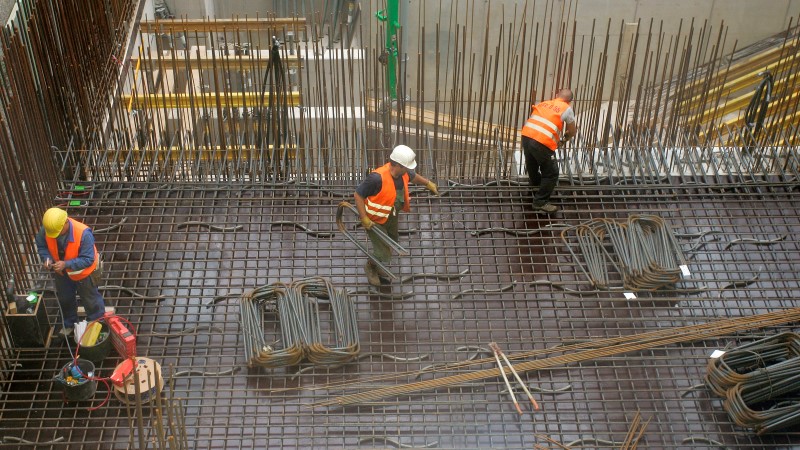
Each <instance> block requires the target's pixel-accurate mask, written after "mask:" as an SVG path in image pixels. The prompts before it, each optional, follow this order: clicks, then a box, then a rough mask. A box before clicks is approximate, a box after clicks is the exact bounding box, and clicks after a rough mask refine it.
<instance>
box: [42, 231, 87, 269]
mask: <svg viewBox="0 0 800 450" xmlns="http://www.w3.org/2000/svg"><path fill="white" fill-rule="evenodd" d="M67 223H69V230H67V232H66V233H64V234H63V235H62V236H59V237H57V238H56V245H57V247H58V258H59V259H60V260H62V261H64V251H66V248H67V243H68V242H74V240H73V239H72V222H70V221H69V220H68V221H67ZM36 249H37V250H38V252H39V257H41V258H42V262H44V261H47V259H50V260H51V261H53V262H55V260H54V259H53V257H52V256H51V255H50V249H48V248H47V240H46V239H45V234H44V227H40V228H39V232H38V233H36ZM92 263H94V234H93V233H92V230H91V229H90V228H86V230H85V231H84V232H83V236H81V246H80V249H78V257H77V258H75V259H71V260H69V261H64V264H65V265H66V267H67V271H69V272H75V271H78V270H83V269H85V268H87V267H89V266H91V265H92Z"/></svg>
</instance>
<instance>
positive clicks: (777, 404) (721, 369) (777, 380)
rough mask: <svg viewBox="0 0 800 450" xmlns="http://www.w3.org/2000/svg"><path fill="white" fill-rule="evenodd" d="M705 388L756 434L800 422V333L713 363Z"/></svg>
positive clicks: (761, 343)
mask: <svg viewBox="0 0 800 450" xmlns="http://www.w3.org/2000/svg"><path fill="white" fill-rule="evenodd" d="M705 383H706V386H708V387H709V388H710V389H711V390H712V391H713V392H714V393H715V394H717V395H718V396H720V397H722V398H724V399H725V401H724V402H723V408H724V409H725V411H726V412H727V413H728V415H729V416H730V418H731V420H733V421H734V422H735V423H736V424H737V425H739V426H742V427H745V428H752V429H754V430H755V431H756V433H757V434H763V433H767V432H772V431H776V430H779V429H783V428H786V427H789V426H792V425H796V424H798V423H800V399H798V392H800V335H797V334H795V333H788V332H787V333H780V334H777V335H775V336H770V337H767V338H764V339H761V340H758V341H755V342H751V343H749V344H746V345H743V346H740V347H737V348H735V349H733V350H730V351H728V352H726V353H724V354H723V355H721V356H720V357H719V358H711V359H710V360H709V362H708V368H707V373H706V377H705Z"/></svg>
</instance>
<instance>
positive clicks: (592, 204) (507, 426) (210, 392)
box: [0, 183, 800, 449]
mask: <svg viewBox="0 0 800 450" xmlns="http://www.w3.org/2000/svg"><path fill="white" fill-rule="evenodd" d="M795 187H796V186H795V185H794V184H778V185H773V186H769V187H767V186H760V187H759V186H752V185H746V184H740V185H717V186H685V185H684V186H677V185H676V186H671V185H660V186H626V187H608V186H605V187H601V186H592V187H580V186H562V187H560V188H559V190H558V191H557V197H558V200H557V202H558V203H559V204H560V205H561V206H562V208H563V209H562V211H561V212H560V213H558V214H557V215H554V216H552V217H550V216H546V215H540V214H536V213H534V212H532V211H531V209H530V207H529V204H530V194H529V193H528V192H527V187H526V186H495V185H489V186H484V185H477V186H476V187H466V186H453V187H450V188H449V189H448V188H446V187H445V188H444V189H442V190H443V192H446V194H445V195H443V196H442V197H432V196H429V195H428V194H427V193H425V192H423V191H414V192H413V199H412V208H413V209H412V212H411V213H409V214H405V215H403V216H401V244H403V245H404V246H405V247H406V248H408V249H409V250H410V253H411V255H410V256H408V257H402V258H395V260H394V261H393V264H392V267H393V269H395V272H396V273H397V274H398V275H399V276H400V278H401V281H399V282H396V283H394V284H393V285H391V286H387V287H384V288H381V289H380V290H375V289H374V288H370V287H369V285H368V284H367V282H366V277H365V276H364V273H363V265H364V263H365V262H366V257H365V256H364V255H362V254H359V252H358V250H357V249H356V248H355V246H353V245H352V243H349V242H348V241H347V240H346V239H344V237H343V236H342V235H341V233H337V232H336V231H335V230H336V224H335V223H334V215H335V209H336V205H337V204H338V202H339V201H340V200H341V199H343V198H347V197H349V196H350V192H351V190H352V186H344V185H340V186H328V187H327V188H326V189H324V190H320V189H317V188H311V187H308V186H300V185H298V186H293V185H276V186H252V185H224V186H217V185H155V184H152V185H147V184H142V183H140V184H136V185H133V184H131V185H124V184H122V185H115V186H114V188H113V189H111V188H106V187H105V186H104V185H102V184H98V185H95V186H90V190H91V193H90V194H89V195H88V196H86V197H85V198H84V201H85V202H86V204H85V206H83V207H78V208H69V211H70V214H71V215H72V216H74V217H76V218H78V219H80V220H83V221H85V222H86V223H87V224H89V225H90V226H92V227H93V228H94V229H95V230H98V233H97V235H96V238H97V241H98V247H99V249H100V250H101V252H102V253H103V255H104V259H105V273H106V280H105V282H104V285H105V287H104V289H103V292H104V294H105V296H106V300H107V303H108V304H110V305H114V306H115V307H116V309H117V314H119V315H122V316H124V317H126V318H127V319H129V320H130V321H131V322H132V323H133V324H134V325H135V326H136V331H137V334H138V348H139V352H140V353H141V354H142V355H145V356H148V357H150V358H153V359H155V360H157V361H159V362H160V363H161V364H162V366H163V367H164V375H165V377H168V376H169V374H170V370H172V371H173V372H176V373H177V376H175V377H174V388H173V390H172V392H171V393H172V395H174V396H175V397H179V398H183V399H185V401H186V417H187V434H188V436H189V441H190V443H191V445H192V446H194V447H195V448H360V447H363V448H376V447H378V448H385V447H396V446H398V445H408V446H413V447H418V448H419V447H425V446H429V447H431V448H462V449H463V448H532V447H534V446H535V445H537V444H538V445H542V446H544V447H545V448H557V447H556V446H555V445H554V444H551V443H548V442H547V441H546V440H544V439H543V438H542V437H541V436H547V437H549V438H551V439H554V440H555V441H557V442H560V443H561V444H562V445H567V444H568V443H570V442H574V441H577V440H580V439H583V441H581V442H577V443H575V444H574V446H573V448H614V447H615V446H614V445H612V444H602V443H598V442H600V441H591V440H592V439H599V440H605V441H611V442H620V441H622V440H623V439H624V437H625V435H626V433H627V430H628V428H629V425H630V422H631V420H632V419H633V417H634V415H635V414H636V411H637V410H639V411H641V414H642V417H643V418H644V419H645V420H646V419H647V418H651V419H652V421H651V422H650V424H649V426H648V427H647V430H646V432H645V434H644V438H643V441H642V442H641V448H648V449H653V448H686V447H687V446H688V445H691V444H687V443H686V442H689V441H686V440H687V439H694V440H695V442H697V443H701V444H696V445H702V442H704V441H701V440H699V439H711V440H712V441H716V442H720V443H722V444H724V445H725V446H726V447H727V448H789V447H791V446H792V445H800V444H799V443H800V435H798V433H796V432H791V431H790V432H780V433H777V434H774V435H769V436H763V437H757V436H755V435H754V434H753V433H751V432H749V431H747V430H743V429H741V428H739V427H736V426H734V425H733V424H732V423H731V421H730V420H729V418H728V417H727V415H726V413H725V412H724V411H723V409H722V407H721V403H720V400H719V399H717V398H715V397H714V396H713V395H711V393H710V392H708V391H707V390H706V389H705V388H704V387H699V388H698V387H695V386H696V385H698V384H700V383H702V381H703V375H704V374H705V367H706V362H707V357H708V355H709V354H710V353H711V351H712V350H713V349H718V348H724V347H726V346H732V345H737V344H739V343H743V342H749V341H751V340H754V339H757V338H759V337H762V336H765V335H768V334H771V333H774V332H777V331H779V330H783V329H786V330H789V329H793V328H792V327H791V326H790V325H787V326H785V327H776V329H770V330H753V331H752V333H740V334H738V335H736V336H721V337H720V338H719V339H715V340H707V341H703V342H694V343H690V344H683V345H674V346H670V347H667V348H653V349H650V350H647V351H643V352H638V353H633V354H626V355H620V356H614V357H606V358H602V359H598V360H592V361H588V362H584V363H581V364H579V365H576V366H570V367H558V368H552V369H548V370H542V371H538V372H535V373H523V374H522V377H523V379H525V380H527V381H528V382H529V385H530V386H531V387H533V388H538V389H534V392H533V394H534V395H535V396H536V398H537V400H538V401H539V403H540V404H541V406H542V410H541V411H539V412H531V411H530V410H528V411H526V414H525V415H523V416H519V415H518V414H517V413H516V411H515V410H514V408H513V405H512V404H511V401H510V398H509V397H508V396H507V394H504V393H501V391H503V390H504V389H505V386H504V385H503V382H502V379H500V378H497V379H493V380H488V381H487V382H485V383H483V382H482V383H473V384H470V385H463V386H453V387H451V388H449V389H444V390H438V391H435V392H428V391H426V392H422V393H420V394H418V395H411V396H409V395H406V396H401V397H397V398H385V399H383V400H380V401H375V402H371V403H369V404H364V405H353V406H345V407H331V408H317V409H311V408H309V405H311V404H313V403H316V402H320V401H323V400H328V399H330V398H331V397H332V396H336V395H340V394H342V393H351V392H360V391H365V390H369V389H371V388H377V387H385V386H391V385H394V384H405V383H409V382H414V381H420V380H425V379H431V378H433V377H437V378H438V377H442V376H446V375H451V374H454V373H459V372H464V371H473V370H479V369H487V368H491V367H492V364H488V363H487V364H475V365H472V366H467V367H460V368H457V369H452V370H447V371H445V370H441V369H440V370H435V371H434V373H433V374H431V373H425V374H422V375H420V376H417V375H418V374H417V373H416V372H417V371H419V370H420V369H423V368H425V367H426V366H431V365H434V366H441V365H442V364H445V363H450V362H459V361H460V362H464V361H468V360H469V359H470V358H477V359H481V358H486V357H490V356H491V354H485V353H482V350H481V349H480V348H479V347H482V348H488V346H487V344H488V343H489V342H491V341H496V342H498V343H499V344H500V346H501V347H502V348H503V350H504V351H505V352H506V354H508V355H509V356H512V355H514V354H515V353H519V352H523V351H531V350H541V349H546V348H550V347H553V346H556V345H567V344H570V343H574V342H576V341H585V340H594V339H601V338H607V337H615V336H620V335H630V334H634V333H642V332H646V331H652V330H656V329H660V328H668V327H677V326H686V325H695V324H701V323H705V322H709V321H712V320H715V319H717V318H728V317H745V316H749V315H753V314H759V313H763V312H767V311H771V310H775V309H780V308H790V307H793V306H795V300H794V299H795V298H796V297H797V296H798V294H800V279H799V278H798V269H797V267H796V260H797V254H798V253H797V252H798V240H797V238H796V237H795V236H796V231H798V220H797V217H798V214H799V213H800V211H799V210H798V208H797V206H796V202H794V201H793V197H794V188H795ZM630 214H654V215H658V216H660V217H662V218H663V219H664V220H665V221H666V222H668V223H669V224H670V226H671V227H672V228H673V230H674V232H675V233H676V235H678V236H679V242H680V243H681V245H682V248H683V249H684V251H685V252H686V256H687V259H688V260H689V269H690V271H691V276H690V277H688V279H685V280H684V281H682V282H681V283H679V284H678V286H677V287H676V290H675V291H668V292H658V293H646V292H641V293H638V294H637V295H638V298H637V299H636V300H626V299H625V297H624V296H623V291H621V290H620V291H596V290H594V289H593V288H592V287H591V285H590V284H589V282H588V281H587V280H586V278H585V276H584V275H583V274H582V273H580V271H579V270H578V269H577V266H576V263H575V261H573V259H572V256H571V255H570V254H569V253H568V251H567V250H566V249H565V247H564V246H563V243H562V241H561V238H560V229H561V227H563V226H565V225H577V224H578V223H581V222H585V221H587V220H589V219H591V218H601V217H602V218H610V219H624V218H625V217H627V216H628V215H630ZM124 219H125V220H124ZM287 221H288V222H294V223H297V224H299V225H302V226H304V227H307V228H308V229H310V230H312V231H314V232H330V233H333V236H332V237H325V235H322V236H323V237H315V236H314V235H313V233H307V232H305V231H303V230H301V229H299V228H296V227H294V226H291V225H286V224H285V222H287ZM198 222H201V223H198ZM276 224H277V225H276ZM348 225H349V226H354V225H355V224H354V223H353V224H348ZM218 227H219V228H218ZM104 228H109V230H108V231H103V229H104ZM353 233H355V234H356V235H358V236H362V237H363V232H361V231H360V230H358V229H356V228H353ZM704 233H705V234H704ZM749 239H753V240H754V241H750V240H749ZM701 243H704V245H700V244H701ZM465 271H466V273H464V272H465ZM459 273H463V275H461V277H460V278H456V277H453V278H448V279H437V278H434V277H430V276H426V277H422V276H420V277H417V278H413V279H411V280H409V279H408V277H410V276H412V275H415V274H417V275H420V274H438V275H454V274H459ZM316 275H319V276H323V277H327V278H330V279H331V280H332V282H333V283H334V285H336V286H337V287H340V288H344V289H347V290H348V291H349V292H350V295H351V297H352V298H353V299H354V300H355V301H356V304H357V314H358V320H359V330H360V341H361V344H362V348H361V352H362V358H361V359H359V360H358V361H355V362H352V363H348V364H346V365H344V366H341V367H330V368H326V367H309V366H307V365H302V366H299V367H292V368H288V369H285V370H283V369H277V370H267V369H248V368H247V367H246V364H245V361H244V352H243V348H242V345H243V344H242V339H241V337H240V335H239V334H240V329H239V317H238V306H237V304H238V302H237V298H238V296H239V294H241V293H242V292H245V291H246V290H248V289H251V288H253V287H256V286H260V285H264V284H268V283H272V282H277V281H286V282H288V281H291V280H294V279H299V278H304V277H309V276H316ZM546 282H553V283H556V284H557V285H549V284H547V283H546ZM573 291H580V292H573ZM46 297H47V294H46ZM45 301H46V302H47V305H48V310H49V312H50V317H51V321H53V322H55V321H56V319H55V316H56V310H55V303H54V302H53V299H52V294H50V298H46V299H45ZM265 320H266V321H267V322H269V320H273V321H274V320H276V319H275V317H274V316H273V317H269V315H267V316H266V317H265ZM198 326H199V327H200V328H198V329H196V328H195V327H198ZM276 329H277V328H276ZM277 335H278V334H276V336H277ZM68 358H69V355H68V354H67V352H66V348H65V347H51V348H49V349H47V350H41V351H28V350H26V351H21V352H19V354H18V360H16V361H14V362H15V363H19V364H20V366H19V368H18V370H17V371H15V373H14V379H13V380H12V381H11V382H10V389H9V390H8V392H6V393H4V400H3V406H2V410H1V411H0V412H1V413H2V422H0V423H2V428H3V430H2V435H3V436H12V437H21V438H24V439H26V440H29V441H49V440H52V439H57V438H62V439H61V440H60V441H59V442H57V443H55V444H52V445H49V446H48V445H42V446H40V448H48V447H52V448H64V447H65V446H69V445H72V446H75V447H76V448H77V447H78V446H80V447H81V448H125V446H126V445H130V444H129V443H130V442H134V443H135V442H136V439H133V440H132V441H131V439H132V436H131V433H132V432H131V431H129V430H130V429H129V423H130V421H129V419H128V417H129V416H133V415H135V413H133V414H132V413H131V412H130V411H128V408H127V407H126V406H125V405H123V404H121V403H120V402H119V401H117V400H116V399H115V398H113V397H112V399H111V400H110V401H109V403H108V404H107V405H106V406H104V407H103V408H101V409H100V410H98V411H95V412H91V413H89V412H87V411H86V409H85V408H86V407H87V406H88V403H77V404H64V403H63V402H62V398H61V394H60V393H58V392H57V391H56V390H55V389H54V388H53V386H52V385H51V383H50V382H49V380H50V377H51V376H52V375H54V374H55V372H56V371H57V370H58V368H59V367H60V366H61V365H63V362H64V361H66V360H68ZM399 358H402V359H399ZM118 362H119V361H118V359H115V358H108V359H107V360H106V361H105V363H104V364H103V365H102V366H101V367H100V369H99V371H100V373H101V375H104V376H108V375H109V374H110V372H111V371H112V370H113V367H114V366H115V365H116V364H117V363H118ZM407 372H408V373H409V374H406V375H401V376H397V377H391V378H389V377H387V376H388V375H393V374H403V373H407ZM378 376H383V377H384V378H383V379H378V378H376V377H378ZM359 380H363V381H366V382H365V383H363V384H360V385H358V386H354V385H353V384H352V383H353V382H355V381H359ZM342 383H347V384H344V385H342ZM540 390H545V391H544V392H542V391H540ZM547 390H551V391H554V392H547ZM98 391H99V392H98V394H97V395H96V396H95V403H94V404H95V405H96V404H99V402H100V401H101V400H102V398H103V396H104V393H105V388H104V387H102V385H101V386H100V387H99V389H98ZM526 406H529V405H526ZM528 409H529V408H528ZM145 411H146V412H147V411H149V409H148V408H147V407H146V408H145ZM148 417H150V416H149V414H148ZM537 435H538V436H537ZM6 443H9V444H11V441H6ZM706 445H710V444H706ZM131 446H132V447H134V448H135V447H136V446H135V445H131ZM618 447H619V446H618V445H617V446H616V448H618Z"/></svg>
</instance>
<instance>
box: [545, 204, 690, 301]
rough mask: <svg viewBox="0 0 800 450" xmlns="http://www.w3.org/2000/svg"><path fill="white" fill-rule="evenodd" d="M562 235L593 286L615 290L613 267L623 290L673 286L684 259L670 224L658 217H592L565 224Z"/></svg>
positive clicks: (679, 274)
mask: <svg viewBox="0 0 800 450" xmlns="http://www.w3.org/2000/svg"><path fill="white" fill-rule="evenodd" d="M572 233H574V239H573V238H571V237H570V236H571V234H572ZM561 239H562V240H563V241H564V244H565V245H566V246H567V249H568V250H569V252H570V253H571V254H572V256H573V258H574V260H575V261H576V263H577V264H578V267H579V268H580V270H581V271H582V272H583V273H584V274H585V275H586V277H587V278H588V280H589V282H590V283H591V284H592V285H593V286H594V287H595V288H597V289H619V287H612V286H610V284H611V279H612V276H611V270H615V271H616V272H617V273H618V274H619V275H620V277H621V278H622V287H621V288H622V289H628V290H631V291H654V290H658V289H662V288H665V287H670V286H674V284H675V283H677V282H678V281H680V279H681V269H680V266H681V265H684V264H686V258H685V257H684V256H683V252H682V250H681V248H680V245H679V244H678V241H677V239H676V238H675V234H674V233H673V232H672V229H671V227H670V226H669V224H667V223H666V222H664V220H663V219H661V218H660V217H658V216H653V215H632V216H629V217H628V219H627V220H626V221H625V222H618V221H615V220H610V219H593V220H591V221H589V222H585V223H582V224H579V225H577V226H574V227H569V228H566V229H564V230H563V231H562V232H561ZM571 240H574V241H575V242H577V246H578V249H579V250H580V254H581V255H582V257H583V258H582V260H583V261H584V262H585V264H582V263H581V258H580V257H578V255H577V254H576V253H575V252H574V251H573V249H572V245H571V244H570V241H571Z"/></svg>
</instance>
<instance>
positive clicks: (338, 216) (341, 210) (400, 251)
mask: <svg viewBox="0 0 800 450" xmlns="http://www.w3.org/2000/svg"><path fill="white" fill-rule="evenodd" d="M345 208H347V209H349V210H350V211H353V213H354V214H355V215H356V216H358V210H357V209H356V207H355V206H353V205H351V204H350V203H348V202H341V203H339V207H338V208H337V209H336V225H338V226H339V231H341V232H342V233H344V235H345V236H347V239H350V240H351V241H352V242H353V243H354V244H356V247H358V249H359V250H361V251H362V252H364V254H365V255H367V257H368V258H369V259H370V260H371V261H372V262H373V263H375V265H377V266H378V267H379V268H380V269H381V270H382V271H384V272H385V273H386V274H387V275H389V276H390V277H391V278H392V279H393V280H396V279H397V275H395V274H394V273H392V271H391V270H389V269H388V268H387V267H386V266H385V265H383V263H382V262H380V261H378V259H377V258H375V257H374V256H373V255H372V254H371V253H370V252H369V250H367V248H366V247H365V246H364V244H362V243H361V242H358V240H357V239H356V238H355V237H354V236H353V234H352V233H350V232H349V231H347V227H345V226H344V221H343V220H342V214H343V213H344V210H345ZM370 231H371V232H373V233H375V234H376V235H377V236H378V238H379V239H380V240H381V241H383V242H384V243H385V244H386V245H388V246H389V247H391V248H392V249H393V250H394V251H396V252H397V253H398V254H400V255H408V250H406V249H405V248H403V247H402V246H401V245H400V244H398V243H397V242H395V240H394V239H392V238H390V237H389V235H387V234H386V232H385V231H383V230H382V229H380V228H378V227H373V228H372V229H371V230H370Z"/></svg>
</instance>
